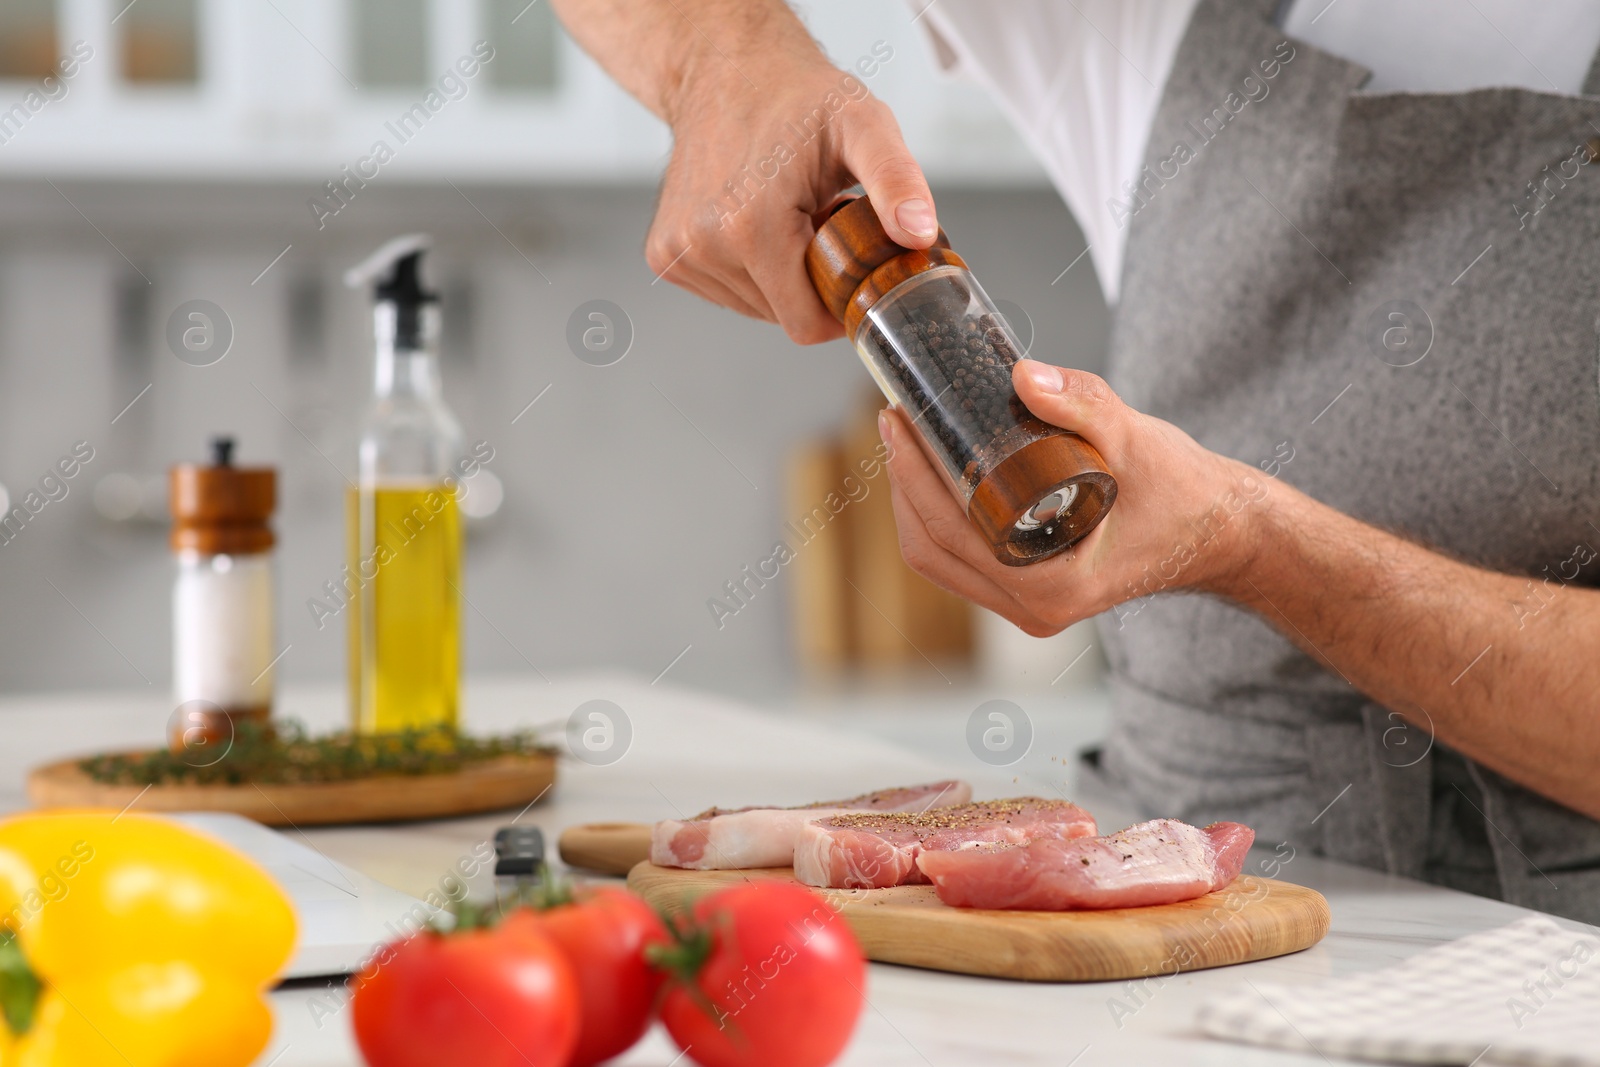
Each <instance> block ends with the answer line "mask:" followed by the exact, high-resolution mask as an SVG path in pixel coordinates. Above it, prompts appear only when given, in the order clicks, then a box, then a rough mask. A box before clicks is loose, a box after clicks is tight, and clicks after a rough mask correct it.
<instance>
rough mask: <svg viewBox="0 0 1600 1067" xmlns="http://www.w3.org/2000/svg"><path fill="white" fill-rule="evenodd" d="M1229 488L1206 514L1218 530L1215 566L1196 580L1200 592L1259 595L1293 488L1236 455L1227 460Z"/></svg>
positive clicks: (1248, 598) (1244, 598)
mask: <svg viewBox="0 0 1600 1067" xmlns="http://www.w3.org/2000/svg"><path fill="white" fill-rule="evenodd" d="M1225 462H1226V464H1227V475H1226V478H1225V480H1224V482H1223V484H1224V486H1225V487H1226V488H1225V490H1224V492H1223V493H1222V494H1221V495H1220V496H1219V498H1218V501H1217V503H1216V504H1215V505H1214V506H1213V507H1212V509H1211V511H1210V513H1209V514H1208V515H1207V516H1205V517H1204V518H1203V519H1202V525H1203V526H1204V527H1206V528H1208V532H1210V531H1214V532H1215V536H1216V538H1217V541H1218V551H1217V552H1215V553H1211V554H1210V556H1211V559H1212V560H1213V561H1214V562H1213V565H1212V566H1211V567H1210V568H1208V569H1207V570H1206V571H1205V572H1203V573H1202V574H1201V575H1200V576H1199V581H1197V582H1196V583H1195V586H1196V588H1198V589H1199V590H1200V591H1201V592H1206V593H1212V594H1214V595H1216V596H1220V597H1223V598H1224V599H1227V600H1232V601H1235V602H1238V603H1244V604H1248V603H1251V602H1254V601H1256V600H1259V599H1260V598H1261V593H1260V586H1261V584H1262V583H1263V582H1264V581H1266V577H1265V575H1264V568H1265V564H1266V561H1268V560H1270V559H1272V558H1274V556H1275V555H1278V554H1279V553H1278V552H1277V550H1276V549H1275V548H1274V546H1275V545H1278V544H1279V543H1280V542H1281V539H1282V537H1283V536H1284V524H1283V522H1282V521H1281V520H1282V518H1283V512H1284V511H1285V510H1286V509H1287V508H1288V506H1289V501H1288V499H1287V496H1288V494H1289V493H1292V490H1289V489H1288V488H1287V487H1286V486H1284V485H1283V484H1282V483H1281V482H1279V481H1278V480H1277V479H1276V478H1273V477H1270V476H1269V475H1267V474H1264V473H1263V472H1261V471H1259V470H1256V469H1255V468H1253V467H1248V466H1246V465H1245V464H1243V463H1239V462H1237V461H1235V460H1227V461H1225Z"/></svg>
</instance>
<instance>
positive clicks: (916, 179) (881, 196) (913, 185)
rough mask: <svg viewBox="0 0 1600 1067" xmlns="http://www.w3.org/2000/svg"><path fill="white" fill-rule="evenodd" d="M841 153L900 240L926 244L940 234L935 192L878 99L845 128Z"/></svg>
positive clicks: (886, 225)
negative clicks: (935, 206)
mask: <svg viewBox="0 0 1600 1067" xmlns="http://www.w3.org/2000/svg"><path fill="white" fill-rule="evenodd" d="M840 154H841V156H842V158H843V161H844V165H845V167H846V168H848V169H849V171H850V173H851V175H852V176H853V177H854V178H855V179H856V181H858V182H860V183H861V185H862V186H863V187H864V188H865V189H866V191H867V196H868V197H869V198H870V199H871V200H872V206H873V208H874V210H876V211H877V213H878V221H879V222H880V223H882V224H883V229H884V232H885V233H887V234H888V235H889V238H890V239H891V240H893V241H894V242H895V243H896V244H900V245H904V246H905V247H907V248H927V247H928V246H929V245H931V244H933V242H934V238H936V237H937V236H938V234H939V220H938V218H937V216H935V215H934V212H933V194H932V193H930V192H929V191H928V182H927V180H926V179H925V178H923V176H922V168H921V167H920V166H918V165H917V161H916V160H915V159H913V158H912V156H911V150H910V149H908V148H907V147H906V143H905V140H904V139H903V138H902V137H901V136H900V124H899V123H898V122H896V121H895V120H894V115H893V114H892V113H891V112H890V111H889V109H888V107H886V106H885V105H883V104H882V103H880V102H878V101H876V100H873V101H871V102H870V104H869V106H868V107H865V108H862V109H861V116H860V119H859V121H856V122H853V123H851V124H850V126H849V127H848V128H847V129H846V132H845V136H844V138H843V145H842V150H841V153H840Z"/></svg>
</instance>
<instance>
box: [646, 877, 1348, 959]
mask: <svg viewBox="0 0 1600 1067" xmlns="http://www.w3.org/2000/svg"><path fill="white" fill-rule="evenodd" d="M759 878H772V879H778V880H781V881H789V882H793V881H794V880H795V878H794V872H793V871H792V870H790V869H789V868H787V867H782V868H770V869H763V870H750V871H685V870H677V869H672V868H666V867H657V866H655V865H654V864H652V863H650V862H649V861H645V862H642V863H640V864H638V865H637V866H635V867H634V868H633V870H632V871H631V872H630V873H629V875H628V888H630V889H632V890H633V891H634V892H636V893H638V894H639V895H640V896H642V897H644V899H645V900H647V901H648V902H649V903H650V904H652V905H654V906H655V907H657V908H660V909H662V910H664V911H668V912H675V911H678V910H680V909H683V908H685V907H687V906H689V905H690V904H691V903H693V901H694V900H695V899H696V898H698V897H700V896H701V895H703V894H705V893H709V892H712V891H713V890H717V889H723V888H726V887H727V886H730V885H736V884H738V883H740V882H743V881H747V880H750V879H759ZM797 884H798V883H797ZM817 892H818V893H820V894H822V896H824V897H826V898H827V899H828V901H829V902H830V903H832V904H833V906H834V907H835V908H837V909H838V910H839V913H840V914H841V915H843V916H844V918H845V919H846V920H848V921H849V923H850V928H851V929H852V930H853V931H854V932H855V935H856V937H857V939H858V940H860V942H861V947H862V949H863V950H864V951H865V952H866V954H867V957H868V958H869V959H874V960H878V961H879V962H881V963H901V964H906V965H907V966H911V967H926V968H929V969H931V970H936V971H954V972H957V973H960V974H976V975H986V976H989V977H994V978H1022V979H1028V980H1031V981H1041V982H1104V981H1114V980H1120V979H1124V978H1141V977H1144V976H1146V975H1154V974H1173V973H1176V972H1177V971H1193V970H1200V969H1202V968H1206V967H1222V966H1225V965H1227V964H1231V963H1246V962H1248V961H1250V960H1261V959H1268V958H1270V957H1272V956H1282V955H1286V954H1287V953H1290V952H1298V951H1300V950H1301V949H1304V948H1310V947H1311V946H1312V945H1314V944H1316V943H1317V942H1318V941H1321V940H1322V938H1323V936H1324V935H1325V934H1327V932H1328V921H1329V913H1328V902H1327V901H1326V900H1324V899H1323V897H1322V894H1320V893H1318V892H1316V891H1315V890H1312V889H1307V888H1305V887H1304V886H1298V885H1292V884H1290V883H1288V882H1279V881H1275V880H1273V879H1270V878H1255V877H1251V876H1250V875H1242V876H1240V878H1239V879H1238V880H1237V881H1235V882H1234V883H1233V884H1232V885H1231V886H1229V887H1228V888H1226V889H1223V890H1220V891H1218V892H1215V893H1211V894H1208V895H1206V896H1203V897H1199V898H1198V899H1195V900H1186V901H1183V902H1182V903H1178V904H1160V905H1155V906H1152V907H1148V908H1121V909H1117V910H1113V911H1059V912H1057V911H980V910H978V909H974V908H952V907H948V906H946V905H944V904H941V903H940V902H939V898H938V897H937V896H935V895H934V891H933V887H932V886H925V885H907V886H897V887H895V888H893V889H856V890H850V889H820V890H817Z"/></svg>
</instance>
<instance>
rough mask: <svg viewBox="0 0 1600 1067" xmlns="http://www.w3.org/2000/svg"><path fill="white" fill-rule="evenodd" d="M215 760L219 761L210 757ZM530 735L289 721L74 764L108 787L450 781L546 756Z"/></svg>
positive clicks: (248, 724) (242, 726)
mask: <svg viewBox="0 0 1600 1067" xmlns="http://www.w3.org/2000/svg"><path fill="white" fill-rule="evenodd" d="M218 753H220V755H218ZM554 753H555V749H553V748H552V747H550V746H549V745H547V744H544V743H541V742H540V741H539V740H538V739H537V737H536V736H535V735H534V734H533V732H532V731H519V732H517V733H512V734H504V735H500V736H492V737H470V736H468V735H466V734H463V733H460V732H458V731H457V730H455V729H453V728H451V727H442V726H441V727H429V728H424V729H412V730H403V731H399V732H396V733H385V734H353V733H349V732H343V731H341V732H338V733H331V734H324V735H322V736H319V737H313V736H312V735H311V734H309V733H308V732H307V731H306V728H305V726H304V725H303V724H301V723H299V722H297V721H296V720H294V719H279V720H276V721H274V722H272V723H270V724H262V723H254V722H241V723H239V724H238V725H237V727H236V730H235V733H234V737H233V740H232V742H231V743H229V742H221V743H213V747H210V748H203V747H195V748H189V749H185V750H183V751H180V752H172V751H168V750H166V749H156V750H151V751H148V752H131V753H130V752H124V753H109V754H104V755H98V756H90V757H89V758H87V759H84V760H81V761H80V762H79V764H78V766H79V767H81V768H82V769H83V771H84V773H85V774H87V775H88V776H89V777H90V778H92V779H94V780H95V781H97V782H103V783H106V784H108V785H140V786H143V785H176V784H186V785H245V784H250V783H254V784H257V785H293V784H309V783H318V782H349V781H355V780H358V779H362V778H374V777H378V776H381V775H424V774H450V773H453V772H456V771H459V770H461V769H462V768H463V767H465V766H467V765H468V764H471V763H480V762H482V761H484V760H491V759H496V758H499V757H501V756H533V755H553V754H554Z"/></svg>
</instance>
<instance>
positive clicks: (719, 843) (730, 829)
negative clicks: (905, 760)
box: [650, 779, 972, 871]
mask: <svg viewBox="0 0 1600 1067" xmlns="http://www.w3.org/2000/svg"><path fill="white" fill-rule="evenodd" d="M971 799H972V787H971V786H970V785H968V784H967V783H966V782H961V781H955V780H953V779H952V780H949V781H943V782H931V783H929V784H927V785H913V786H903V787H901V788H898V789H880V790H878V791H877V792H876V793H864V794H862V795H861V796H858V797H850V798H849V799H847V800H825V801H821V802H820V803H817V804H808V805H806V806H805V807H801V808H737V809H731V810H730V809H727V808H711V809H709V810H707V811H703V812H701V813H700V814H699V815H696V816H695V817H694V818H692V819H663V820H662V821H660V822H658V823H656V824H655V827H654V828H653V829H652V830H651V832H650V862H651V863H654V864H655V865H657V866H658V867H687V868H689V869H691V870H696V871H725V870H742V869H744V868H747V867H787V866H789V864H790V863H792V862H794V846H795V841H796V840H797V839H798V838H799V836H800V831H801V829H802V828H804V826H805V825H806V823H808V822H810V821H811V820H812V819H825V818H827V817H829V816H831V815H843V814H844V813H845V812H849V811H924V810H926V809H928V808H932V807H935V806H936V805H940V804H965V803H966V802H967V801H969V800H971Z"/></svg>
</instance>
